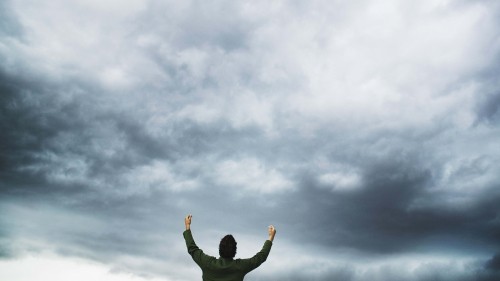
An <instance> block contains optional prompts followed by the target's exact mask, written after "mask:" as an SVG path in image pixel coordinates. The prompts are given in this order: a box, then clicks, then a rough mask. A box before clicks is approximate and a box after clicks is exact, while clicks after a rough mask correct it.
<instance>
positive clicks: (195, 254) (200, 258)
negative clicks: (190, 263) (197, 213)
mask: <svg viewBox="0 0 500 281" xmlns="http://www.w3.org/2000/svg"><path fill="white" fill-rule="evenodd" d="M183 236H184V240H185V241H186V247H187V250H188V253H189V254H190V255H191V257H192V258H193V260H194V261H195V262H196V264H198V266H200V267H201V268H202V269H203V268H205V267H206V266H207V265H208V264H209V262H210V260H212V259H215V258H214V257H211V256H209V255H205V253H203V251H202V250H201V249H200V248H198V246H196V243H195V242H194V239H193V235H192V234H191V230H186V231H184V233H183Z"/></svg>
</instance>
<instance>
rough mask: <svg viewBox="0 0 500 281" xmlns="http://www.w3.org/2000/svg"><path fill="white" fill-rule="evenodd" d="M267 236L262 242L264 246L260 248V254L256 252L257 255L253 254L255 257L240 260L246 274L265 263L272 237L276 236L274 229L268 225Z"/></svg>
mask: <svg viewBox="0 0 500 281" xmlns="http://www.w3.org/2000/svg"><path fill="white" fill-rule="evenodd" d="M268 234H269V239H267V240H266V241H265V242H264V246H263V247H262V250H260V252H258V253H257V254H255V256H253V257H251V258H249V259H243V260H241V261H242V262H243V264H244V265H245V271H246V272H250V271H252V270H254V269H256V268H257V267H259V266H260V265H261V264H262V263H263V262H265V261H266V259H267V256H269V252H270V251H271V247H272V245H273V240H274V236H275V235H276V228H274V226H272V225H270V226H269V227H268Z"/></svg>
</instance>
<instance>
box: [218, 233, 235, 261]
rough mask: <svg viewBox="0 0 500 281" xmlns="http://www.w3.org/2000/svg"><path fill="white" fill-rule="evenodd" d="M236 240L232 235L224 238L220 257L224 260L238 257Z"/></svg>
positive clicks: (220, 245)
mask: <svg viewBox="0 0 500 281" xmlns="http://www.w3.org/2000/svg"><path fill="white" fill-rule="evenodd" d="M236 244H237V243H236V240H234V237H233V236H232V235H231V234H228V235H226V236H224V238H222V239H221V240H220V244H219V255H220V256H221V257H222V258H226V259H232V258H234V256H236Z"/></svg>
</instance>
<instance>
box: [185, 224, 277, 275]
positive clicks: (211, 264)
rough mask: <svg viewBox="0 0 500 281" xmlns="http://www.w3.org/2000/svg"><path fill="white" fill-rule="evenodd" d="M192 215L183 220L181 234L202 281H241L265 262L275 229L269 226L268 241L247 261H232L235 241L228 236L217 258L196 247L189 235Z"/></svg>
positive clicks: (234, 253) (220, 245)
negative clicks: (184, 227) (198, 268)
mask: <svg viewBox="0 0 500 281" xmlns="http://www.w3.org/2000/svg"><path fill="white" fill-rule="evenodd" d="M192 217H193V216H192V215H188V216H186V217H185V218H184V224H185V225H186V230H185V231H184V233H183V236H184V240H185V241H186V247H187V250H188V253H189V254H190V255H191V257H192V258H193V260H194V261H195V262H196V264H198V266H199V267H200V268H201V270H202V272H203V275H202V278H203V281H242V280H243V278H244V277H245V275H246V274H247V273H249V272H250V271H252V270H254V269H256V268H257V267H259V266H260V265H261V264H262V263H263V262H265V261H266V259H267V256H268V255H269V252H270V251H271V247H272V245H273V240H274V236H275V235H276V229H275V228H274V226H272V225H270V226H269V228H268V233H269V239H268V240H266V241H265V242H264V246H263V247H262V250H260V252H258V253H257V254H255V256H253V257H252V258H249V259H234V257H235V255H236V244H237V243H236V240H234V237H233V236H232V235H230V234H228V235H226V236H225V237H224V238H222V240H221V241H220V244H219V255H220V257H219V258H215V257H212V256H209V255H206V254H205V253H203V251H202V250H201V249H200V248H198V246H196V243H195V242H194V239H193V235H192V233H191V219H192Z"/></svg>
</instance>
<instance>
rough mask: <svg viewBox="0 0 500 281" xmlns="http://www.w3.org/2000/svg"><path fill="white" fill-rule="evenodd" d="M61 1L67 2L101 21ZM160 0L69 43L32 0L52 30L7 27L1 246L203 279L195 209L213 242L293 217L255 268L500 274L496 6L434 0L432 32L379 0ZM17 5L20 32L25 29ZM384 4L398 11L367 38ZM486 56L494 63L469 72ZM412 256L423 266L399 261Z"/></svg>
mask: <svg viewBox="0 0 500 281" xmlns="http://www.w3.org/2000/svg"><path fill="white" fill-rule="evenodd" d="M61 3H62V2H61ZM61 3H60V5H68V6H65V8H66V10H64V12H61V13H62V14H63V15H64V14H67V15H71V14H72V13H74V12H75V10H78V11H79V12H78V14H80V13H81V14H82V15H81V16H82V17H85V16H87V17H88V18H89V19H91V18H92V17H95V20H96V21H97V22H102V18H101V17H99V16H95V14H93V12H89V10H86V9H80V8H78V7H77V8H75V7H73V6H72V5H71V4H61ZM464 3H465V2H464ZM483 3H488V2H483ZM150 4H151V6H148V7H146V8H144V9H142V10H141V11H139V12H137V13H136V14H134V13H135V9H128V10H127V9H126V8H124V9H125V12H123V13H124V14H125V15H128V14H127V13H131V14H132V15H133V16H130V17H129V16H124V17H123V18H126V20H122V18H121V16H120V15H118V16H117V15H116V14H112V13H111V10H107V12H108V13H109V15H108V17H109V20H106V21H105V26H106V28H107V29H106V30H108V29H109V30H108V31H109V32H107V33H106V34H105V35H106V36H104V35H103V34H102V33H101V32H99V31H96V30H94V29H92V26H85V25H82V26H81V29H80V26H79V28H78V30H79V32H81V36H80V37H70V36H69V35H68V34H73V33H72V32H71V31H75V30H72V29H71V25H68V30H66V29H64V28H63V29H58V28H57V27H59V26H61V25H59V24H54V23H53V22H52V21H51V20H50V18H46V17H44V16H43V15H44V14H43V13H41V12H40V13H39V12H36V13H33V14H30V13H29V11H30V10H29V9H28V10H26V11H24V12H25V13H27V14H26V15H27V18H30V19H31V21H33V22H44V23H45V24H46V25H43V26H49V27H51V28H52V29H51V32H50V33H45V32H46V30H44V29H40V30H39V29H37V26H36V25H32V26H29V25H26V28H30V31H31V33H30V34H31V37H29V38H28V39H29V40H27V41H26V42H24V43H19V44H18V45H16V44H17V43H16V44H14V43H12V41H9V40H3V41H2V43H4V42H7V43H6V44H4V45H2V46H5V47H3V48H2V49H0V55H1V57H0V58H1V61H2V62H6V61H7V59H9V63H2V72H1V77H0V90H1V93H2V95H1V96H0V115H1V116H0V117H1V118H0V130H1V131H2V142H1V146H0V168H1V169H0V178H1V181H0V187H1V194H2V197H1V198H0V210H2V218H1V219H0V229H1V231H0V256H3V257H5V258H7V259H9V258H10V257H12V256H16V255H22V254H24V253H29V252H30V251H33V252H37V251H42V250H44V249H51V250H53V251H54V252H57V253H59V254H60V255H62V256H77V257H85V258H87V259H91V260H97V261H100V262H102V263H104V264H106V265H108V266H109V267H110V268H114V269H115V270H123V271H131V272H134V273H136V274H139V275H148V274H149V275H148V276H167V277H168V278H177V279H190V278H191V279H192V278H193V277H192V276H190V275H189V276H188V275H185V274H186V273H185V272H189V271H188V270H187V269H186V268H190V267H188V266H190V265H191V264H190V260H189V257H188V256H186V254H185V249H184V248H183V245H182V237H181V236H180V231H181V230H182V218H183V216H184V215H185V214H186V213H193V215H194V217H195V224H196V233H195V236H196V237H197V242H199V244H200V245H204V246H207V245H212V244H213V245H215V244H216V242H217V239H218V238H219V236H220V235H222V234H225V232H232V233H234V234H235V235H236V234H238V235H239V236H237V237H242V238H241V239H242V240H243V241H248V240H258V241H259V243H260V239H261V238H262V237H265V227H266V226H267V224H270V223H275V224H276V225H277V227H278V229H279V232H278V235H280V236H279V237H280V238H281V239H282V240H281V241H282V243H283V244H281V245H286V249H285V248H284V247H285V246H282V247H283V248H280V243H279V242H278V240H277V243H276V247H275V249H273V253H272V254H276V255H277V256H276V257H271V259H270V260H269V262H268V264H266V265H267V266H268V267H267V270H268V271H266V269H265V267H264V268H263V269H262V270H263V272H262V274H261V275H259V274H256V275H255V279H254V280H259V278H267V279H276V280H299V279H304V278H306V279H307V278H308V277H310V278H311V279H315V280H332V279H342V280H374V279H373V278H371V277H373V276H375V277H376V278H375V279H377V278H378V279H377V280H401V279H405V280H435V279H439V280H475V279H479V280H494V277H495V276H496V275H495V274H497V273H498V270H497V267H498V266H496V263H497V261H496V260H497V255H495V256H493V257H491V256H492V254H493V253H494V252H497V250H496V249H497V248H498V247H499V246H500V245H499V244H500V241H499V240H498V237H500V224H499V218H498V214H499V213H500V208H499V207H498V204H497V202H498V201H499V200H500V192H498V191H497V189H498V182H499V180H500V179H499V177H498V175H497V172H496V171H498V168H500V167H499V166H498V164H497V163H500V162H499V161H498V160H499V158H500V155H499V154H498V150H497V149H496V147H495V146H494V145H492V143H493V142H492V140H496V139H498V128H497V127H496V124H497V123H496V122H495V120H497V118H498V104H499V98H498V90H499V89H498V87H497V84H496V83H495V82H494V79H493V78H491V77H494V76H495V75H494V73H496V71H494V70H491V69H494V68H495V67H493V66H491V64H492V63H490V62H489V59H490V58H492V57H497V52H498V49H495V48H493V49H494V50H493V51H492V54H490V55H484V53H483V52H480V50H481V48H484V46H489V45H488V44H486V43H484V42H490V41H488V40H490V39H491V38H495V34H498V32H497V31H496V29H492V30H488V31H487V32H485V33H484V34H483V36H484V38H486V39H484V40H479V39H482V38H479V37H481V36H480V35H481V34H482V33H480V32H476V31H477V30H476V28H477V25H475V23H477V22H478V21H479V22H481V21H480V20H476V19H477V18H481V16H483V18H489V17H490V16H491V15H490V14H489V13H488V12H487V11H486V12H485V9H483V8H485V7H486V6H487V5H488V4H482V5H486V6H484V7H483V6H481V5H478V6H474V7H469V6H467V4H461V5H458V6H460V7H459V8H457V6H455V5H452V6H450V7H448V6H447V7H448V9H450V10H449V11H450V12H449V13H442V12H443V9H444V7H445V6H446V5H445V6H443V7H440V8H439V7H438V8H436V7H434V6H432V7H430V8H428V7H427V6H425V5H424V6H423V8H422V7H421V6H419V5H416V4H415V7H414V8H415V10H416V11H418V12H420V13H421V15H420V16H421V17H416V16H414V15H413V14H411V13H410V14H408V16H410V17H411V18H412V19H413V20H414V21H416V22H417V23H419V24H417V25H416V26H414V25H412V24H411V23H409V22H403V23H402V25H400V23H401V22H399V21H398V19H399V17H398V16H394V14H393V13H391V12H390V11H386V10H385V9H377V7H371V6H370V7H364V6H363V5H364V4H363V5H362V6H363V8H364V9H358V7H356V9H354V8H350V9H346V10H345V11H346V15H343V16H342V17H340V16H339V15H338V12H335V13H334V15H336V17H335V19H332V21H339V22H338V23H339V26H338V27H337V29H335V32H334V33H328V32H329V31H328V29H327V28H326V27H325V26H328V25H329V21H328V20H326V19H328V18H329V16H330V14H329V12H328V11H326V10H318V9H317V7H316V8H314V7H313V8H311V7H309V6H308V5H305V4H304V6H307V7H309V8H310V11H308V13H302V12H301V11H302V10H303V9H302V8H301V9H296V8H289V7H287V5H284V4H283V5H281V4H280V5H277V6H273V5H271V6H268V5H264V6H265V7H264V8H263V7H261V6H259V4H255V5H256V6H254V5H247V6H240V5H237V4H234V3H231V4H229V3H222V2H220V3H218V4H211V5H206V4H205V3H203V2H197V1H194V2H190V3H188V4H184V6H183V5H180V4H179V5H172V3H167V4H164V3H159V2H152V3H150ZM1 5H3V6H4V7H5V8H6V9H5V10H6V11H3V10H2V12H0V15H2V14H5V15H8V17H5V22H6V25H4V26H5V30H4V31H2V32H3V33H1V35H2V39H5V38H7V37H9V36H14V35H15V34H17V33H19V32H20V29H17V28H18V27H16V26H17V24H16V23H15V22H16V18H15V16H13V15H15V14H16V13H15V12H14V11H9V10H10V8H9V6H8V5H7V4H1ZM58 5H59V4H58ZM88 5H90V6H92V5H95V7H91V8H92V9H96V10H99V9H104V10H105V11H106V7H104V8H103V7H101V6H99V4H97V3H93V4H92V3H90V4H88ZM167 6H168V7H167ZM368 6H369V5H368ZM0 7H1V6H0ZM307 7H304V9H306V10H307ZM38 8H43V5H42V6H41V7H38ZM427 8H428V9H431V10H432V11H435V12H436V13H437V14H439V15H440V16H439V17H438V18H439V20H436V19H435V18H434V16H435V14H433V13H430V14H429V13H427ZM89 9H90V8H89ZM92 9H90V11H93V10H92ZM112 10H113V11H115V9H112ZM396 10H397V9H396ZM354 11H356V12H354ZM18 12H19V11H18ZM99 12H102V11H99ZM116 12H117V13H118V10H116ZM401 12H406V13H407V11H406V10H404V11H401ZM462 12H465V13H462ZM61 13H59V14H57V15H61ZM95 13H96V14H98V13H97V12H95ZM49 14H50V13H49ZM359 14H361V15H359ZM395 14H396V15H399V11H398V12H397V13H395ZM263 15H265V16H263ZM363 15H365V16H367V17H368V19H366V20H367V21H370V22H372V23H377V24H380V25H381V26H376V25H375V26H376V27H377V28H375V29H374V30H369V32H368V34H366V33H364V30H365V28H366V25H367V24H366V23H365V22H361V23H360V22H358V19H359V18H363ZM374 15H375V16H374ZM457 15H460V16H457ZM54 16H56V14H54ZM318 16H319V19H322V20H319V21H317V19H318ZM378 16H380V18H382V19H384V20H382V21H379V19H380V18H378ZM370 17H371V18H370ZM373 17H374V18H373ZM70 18H71V17H70ZM63 19H64V17H63ZM2 20H4V19H2ZM385 20H387V21H389V22H390V23H391V24H390V25H384V24H383V22H384V21H385ZM427 20H428V21H427ZM322 21H324V22H322ZM410 22H411V21H410ZM443 22H444V23H446V24H444V25H441V23H443ZM463 22H465V23H470V22H471V23H472V24H470V25H467V24H463ZM2 23H3V22H2ZM341 23H342V24H343V25H345V26H343V25H342V24H341ZM421 23H422V24H421ZM423 23H425V24H423ZM481 23H482V24H483V25H484V26H487V27H490V22H488V21H484V22H481ZM24 24H29V22H25V23H24ZM103 24H104V22H103ZM456 24H461V25H460V27H461V28H462V29H461V32H458V33H457V34H455V33H450V34H448V33H447V34H448V36H449V38H448V37H447V38H448V39H447V40H444V39H442V37H443V36H441V33H440V32H429V30H431V29H432V28H431V27H434V26H437V27H438V30H449V27H450V26H453V25H456ZM394 26H404V28H403V29H402V30H398V29H394V28H393V27H394ZM471 26H472V27H471ZM41 27H42V26H40V28H41ZM124 27H126V28H124ZM389 27H390V28H389ZM386 28H389V30H391V32H393V33H388V34H385V33H384V30H385V29H386ZM391 28H393V29H391ZM439 28H441V29H439ZM37 32H38V33H39V34H38V33H37ZM398 32H400V33H398ZM323 33H324V34H323ZM33 34H35V35H37V36H35V35H33ZM408 34H409V35H408ZM422 34H425V36H422ZM463 34H465V35H463ZM108 35H109V36H108ZM45 36H53V37H50V38H53V41H58V40H60V41H61V44H55V45H51V43H52V41H50V40H49V41H48V42H46V41H43V39H42V38H45ZM66 36H69V38H70V39H66ZM371 36H374V37H373V38H372V37H371ZM398 36H399V37H398ZM462 36H463V37H462ZM330 37H331V38H332V39H331V42H330V41H329V39H328V38H330ZM393 37H394V39H392V38H393ZM82 38H90V39H94V40H88V41H86V40H83V39H82ZM318 38H323V39H321V40H322V41H321V40H319V39H318ZM388 38H390V40H389V39H388ZM397 38H400V39H397ZM405 38H406V39H408V40H409V41H411V40H414V44H417V46H416V47H414V46H413V44H411V42H412V41H411V42H410V44H409V45H410V46H407V45H408V43H406V41H408V40H406V39H405ZM424 39H425V40H424ZM474 39H478V40H474ZM30 40H33V41H30ZM78 40H83V41H78ZM317 40H319V41H321V42H319V41H317ZM94 41H96V42H99V43H98V44H96V45H92V44H95V43H93V42H94ZM346 42H347V43H349V44H347V43H346ZM422 42H423V43H422ZM425 42H430V43H428V44H429V45H432V46H433V48H432V50H428V48H426V47H428V46H427V45H425V44H424V43H425ZM464 42H475V45H474V47H467V46H469V45H468V44H465V43H464ZM320 43H321V44H320ZM372 43H373V44H372ZM462 43H464V44H462ZM9 44H13V45H9ZM343 44H347V46H344V45H343ZM418 44H424V45H418ZM104 45H105V46H107V47H106V48H102V46H104ZM367 45H369V46H370V48H369V50H366V49H365V48H364V47H360V46H367ZM393 45H394V46H401V47H400V48H401V49H399V47H398V49H394V47H392V46H393ZM476 45H477V46H478V47H476ZM66 46H68V47H66ZM89 46H90V47H89ZM449 46H454V47H455V48H453V49H457V48H458V51H457V52H456V53H455V52H449V49H448V47H449ZM464 46H465V47H464ZM37 47H40V49H37ZM344 47H345V48H344ZM57 48H60V49H57ZM352 48H354V50H352ZM388 49H389V50H392V51H391V52H389V53H390V55H389V54H387V53H386V52H387V50H388ZM53 50H54V51H53ZM422 50H425V51H422ZM52 51H53V53H52ZM89 54H92V55H89ZM338 54H342V55H341V56H339V55H338ZM398 56H402V58H401V57H398ZM468 56H470V57H477V56H479V57H480V58H478V61H483V60H484V61H485V63H484V64H483V65H482V64H480V63H479V66H476V65H473V66H470V63H469V61H470V58H468ZM483 56H484V57H483ZM413 57H415V58H414V60H415V62H414V61H412V58H413ZM302 58H306V59H304V60H303V59H302ZM367 58H370V59H367ZM358 59H359V60H358ZM392 60H394V61H392ZM422 62H424V63H422ZM427 64H428V65H427ZM12 65H16V68H15V69H17V70H19V69H24V70H26V71H24V72H16V71H14V68H12V67H11V66H12ZM47 65H48V66H51V67H45V66H47ZM319 65H321V66H322V68H321V69H318V66H319ZM401 65H404V66H401ZM478 68H479V69H480V70H477V69H478ZM338 69H341V70H342V75H341V74H339V73H338ZM370 69H375V70H376V71H374V73H371V70H370ZM393 69H398V71H395V72H397V73H393V72H394V70H393ZM450 69H451V70H450ZM463 69H466V70H463ZM469 69H471V70H469ZM485 69H486V70H485ZM391 71H392V72H391ZM375 72H376V73H385V74H384V75H380V74H375ZM477 72H479V73H477ZM485 72H488V73H490V74H488V75H484V73H485ZM415 73H418V75H417V74H415ZM420 75H423V76H424V77H423V78H422V77H421V76H420ZM385 76H387V77H390V79H389V78H386V77H385ZM339 77H340V78H339ZM431 78H432V79H431ZM419 79H424V80H425V79H427V80H428V81H426V82H425V83H422V82H421V81H420V80H419ZM457 79H458V80H460V81H459V82H457ZM461 79H462V80H461ZM396 80H397V81H396ZM477 85H479V86H477ZM405 89H406V90H407V91H408V93H407V92H405V91H406V90H405ZM475 119H477V120H479V121H481V122H477V121H476V126H471V124H472V123H473V121H474V120H475ZM471 120H472V121H471ZM482 121H486V123H488V126H483V125H484V124H483V123H482ZM245 235H247V236H245ZM249 237H251V239H250V238H249ZM257 237H258V238H257ZM172 241H175V242H172ZM214 241H215V242H214ZM31 243H32V244H31ZM158 245H161V246H158ZM213 245H212V246H213ZM242 245H243V244H242ZM215 246H216V245H215ZM215 246H213V247H215ZM253 246H255V245H252V244H249V245H248V246H247V247H248V248H246V250H248V251H250V250H249V249H253V248H252V247H253ZM255 247H257V248H258V247H259V245H257V246H255ZM301 247H303V248H301ZM274 250H275V252H276V253H275V252H274ZM288 252H293V253H294V254H296V255H297V257H298V258H297V259H298V261H288V262H289V263H290V264H293V263H294V262H295V263H296V264H294V266H291V265H290V264H286V267H287V268H291V267H293V268H299V270H296V271H293V270H292V272H291V273H289V272H286V273H285V271H284V270H281V271H280V268H282V267H284V266H285V265H284V264H285V263H283V264H280V263H279V261H280V260H282V259H286V258H287V257H288V256H290V254H289V253H288ZM450 252H451V253H456V256H457V257H458V258H459V261H457V262H459V263H457V264H453V263H452V262H451V260H452V259H453V258H450V255H449V253H450ZM398 255H399V256H398ZM418 255H425V256H426V258H427V259H426V258H422V257H421V256H418ZM393 256H398V257H401V259H402V260H404V262H401V263H398V262H399V261H397V260H389V261H387V260H386V259H389V258H390V257H393ZM414 256H415V257H414ZM434 256H439V257H440V258H441V260H439V261H433V260H432V258H433V257H434ZM485 256H486V257H487V258H488V259H489V260H488V261H486V262H485V261H484V260H480V259H479V257H483V258H484V257H485ZM127 257H133V258H136V259H139V260H144V261H145V262H144V263H145V265H144V266H141V265H142V263H141V262H134V261H127ZM179 257H181V259H179ZM273 258H275V260H274V262H275V263H273V260H272V259H273ZM344 258H345V259H346V261H345V262H343V263H336V262H335V261H338V260H339V259H344ZM465 258H468V259H467V260H466V261H464V260H465ZM443 259H444V261H443ZM470 260H474V262H470ZM165 261H168V263H169V264H170V265H169V266H165ZM365 261H366V265H365ZM301 262H303V263H304V264H303V265H305V267H306V268H307V270H306V271H305V273H304V272H303V273H300V272H299V271H302V269H301V268H300V265H301ZM369 262H371V263H372V264H371V265H370V264H369ZM384 262H385V264H384ZM179 268H182V269H184V270H178V269H179ZM179 272H181V273H179ZM182 272H184V273H182ZM271 276H272V277H273V278H271ZM311 276H312V277H311Z"/></svg>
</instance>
